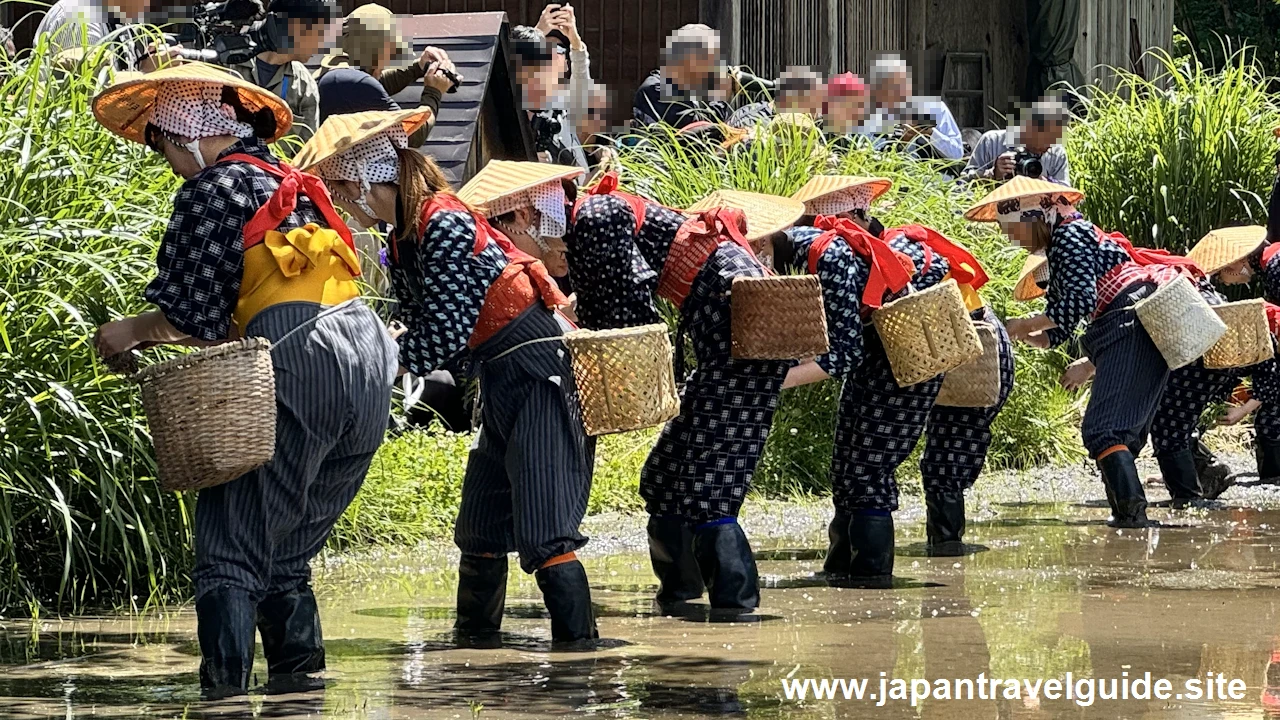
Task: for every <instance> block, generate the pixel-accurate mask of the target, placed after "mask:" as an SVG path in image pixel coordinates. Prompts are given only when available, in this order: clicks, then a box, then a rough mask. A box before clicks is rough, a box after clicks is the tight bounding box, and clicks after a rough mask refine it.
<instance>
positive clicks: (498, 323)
mask: <svg viewBox="0 0 1280 720" xmlns="http://www.w3.org/2000/svg"><path fill="white" fill-rule="evenodd" d="M441 211H454V212H463V213H467V214H468V215H470V216H471V219H472V220H473V221H474V222H475V225H476V242H475V249H474V251H473V252H474V254H476V255H479V254H480V253H482V252H484V249H485V248H487V247H488V246H489V243H494V244H496V245H497V246H498V247H499V248H500V249H501V250H502V252H503V254H504V255H506V256H507V266H506V267H505V268H503V270H502V274H501V275H499V276H498V278H497V279H496V280H494V281H493V284H492V285H490V286H489V291H488V292H487V293H486V294H485V297H484V305H483V306H481V308H480V318H479V319H478V320H477V321H476V327H475V329H474V330H472V332H471V338H470V339H469V340H468V341H467V346H468V347H470V348H473V349H474V348H477V347H479V346H480V345H483V344H484V342H485V341H486V340H489V339H490V338H492V337H493V336H494V335H497V334H498V331H500V330H502V328H504V327H506V326H507V324H508V323H510V322H511V321H512V320H515V319H516V318H517V317H520V315H521V314H522V313H523V312H524V311H525V310H528V309H529V308H530V307H532V306H533V305H534V303H536V302H539V301H541V302H542V304H543V305H545V306H546V307H547V308H548V309H550V310H556V309H558V308H562V307H568V305H569V299H568V298H566V297H565V296H564V293H562V292H561V291H560V287H559V286H558V285H556V281H555V280H553V279H552V278H551V274H550V273H548V272H547V267H546V266H545V265H543V264H542V261H541V260H538V259H537V258H535V257H533V256H532V255H529V254H527V253H525V252H524V251H522V250H521V249H520V248H518V247H516V246H515V244H514V243H512V242H511V239H510V238H508V237H507V236H506V235H503V234H502V233H501V232H499V231H498V230H497V229H496V228H494V227H493V226H492V225H490V224H489V221H488V220H486V219H485V218H484V216H482V215H480V214H479V213H476V212H474V211H472V210H469V209H468V208H467V206H466V205H463V204H462V201H461V200H459V199H458V198H457V197H456V196H454V195H452V194H449V193H442V192H441V193H436V194H435V196H434V197H433V198H432V199H431V202H429V203H427V204H426V205H425V206H424V207H423V210H422V227H423V229H425V228H426V226H427V222H428V220H430V218H431V216H433V215H435V214H436V213H438V212H441Z"/></svg>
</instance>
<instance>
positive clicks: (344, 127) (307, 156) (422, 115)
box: [293, 108, 431, 171]
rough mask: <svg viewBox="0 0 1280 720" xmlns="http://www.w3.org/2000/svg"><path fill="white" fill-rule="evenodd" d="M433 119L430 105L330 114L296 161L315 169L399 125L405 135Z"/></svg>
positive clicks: (306, 167) (297, 156)
mask: <svg viewBox="0 0 1280 720" xmlns="http://www.w3.org/2000/svg"><path fill="white" fill-rule="evenodd" d="M430 119H431V111H430V110H428V109H426V108H420V109H417V110H400V111H397V112H387V111H386V110H374V111H369V112H361V113H351V114H349V115H330V116H329V117H328V119H326V120H325V121H324V122H323V123H322V124H321V125H320V129H318V130H316V132H315V134H314V135H312V136H311V139H310V140H308V141H307V144H306V145H303V146H302V149H301V150H299V151H298V154H297V155H295V156H294V158H293V164H294V166H296V167H297V168H299V169H301V170H304V171H312V170H314V169H315V168H316V166H318V165H320V163H322V162H324V161H325V160H328V159H329V158H331V157H334V156H335V155H340V154H342V153H344V152H346V151H347V150H350V149H351V148H353V147H356V146H357V145H359V144H360V143H363V142H365V141H367V140H369V139H371V138H374V137H376V136H378V135H380V134H382V133H384V132H386V131H387V130H390V129H391V128H393V127H395V126H396V125H400V126H401V127H403V129H404V133H405V135H412V134H414V133H415V132H417V131H418V129H419V128H421V127H422V126H423V125H425V124H426V123H427V121H428V120H430Z"/></svg>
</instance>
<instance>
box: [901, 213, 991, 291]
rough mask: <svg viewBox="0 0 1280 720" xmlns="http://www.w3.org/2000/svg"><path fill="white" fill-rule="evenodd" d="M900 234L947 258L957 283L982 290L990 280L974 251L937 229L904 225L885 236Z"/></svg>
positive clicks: (952, 275)
mask: <svg viewBox="0 0 1280 720" xmlns="http://www.w3.org/2000/svg"><path fill="white" fill-rule="evenodd" d="M899 234H902V235H905V236H907V238H909V239H911V240H914V241H915V242H918V243H920V244H921V245H923V246H924V247H925V248H926V249H927V250H932V251H933V252H936V253H938V254H939V255H941V256H942V257H944V258H946V260H947V264H948V265H950V266H951V277H952V278H954V279H955V281H956V282H957V283H960V284H961V285H968V286H969V287H971V288H973V289H974V290H980V289H981V288H982V286H983V285H986V284H987V282H988V281H989V280H990V278H988V277H987V271H986V270H983V269H982V264H981V263H979V262H978V259H977V258H976V257H974V256H973V253H971V252H969V251H968V250H966V249H965V248H963V247H961V246H960V245H959V244H958V243H956V242H955V241H953V240H951V239H949V238H948V237H946V236H945V235H943V234H942V233H940V232H938V231H937V230H934V229H933V228H927V227H924V226H923V225H903V226H902V227H896V228H893V229H890V230H886V231H885V233H884V236H885V237H886V238H891V237H896V236H897V235H899Z"/></svg>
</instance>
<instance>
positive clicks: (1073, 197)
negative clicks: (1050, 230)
mask: <svg viewBox="0 0 1280 720" xmlns="http://www.w3.org/2000/svg"><path fill="white" fill-rule="evenodd" d="M1037 195H1062V196H1065V197H1066V198H1067V200H1068V202H1070V203H1071V204H1072V205H1075V204H1076V203H1079V202H1080V201H1081V200H1083V199H1084V193H1082V192H1080V191H1079V190H1076V189H1075V188H1070V187H1067V186H1066V185H1058V184H1055V183H1051V182H1049V181H1047V180H1033V179H1031V178H1029V177H1023V176H1021V175H1019V176H1018V177H1015V178H1014V179H1012V180H1010V181H1009V182H1007V183H1005V184H1003V185H1001V186H1000V187H998V188H996V189H995V190H993V191H991V194H989V195H987V196H986V197H984V198H982V199H981V200H979V201H978V203H977V204H976V205H974V206H973V207H971V208H969V211H968V212H966V213H965V214H964V216H965V218H966V219H968V220H972V221H973V222H996V221H997V220H999V213H998V212H996V206H997V205H999V204H1000V203H1002V202H1004V201H1005V200H1013V199H1014V198H1024V197H1035V196H1037Z"/></svg>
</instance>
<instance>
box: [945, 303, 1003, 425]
mask: <svg viewBox="0 0 1280 720" xmlns="http://www.w3.org/2000/svg"><path fill="white" fill-rule="evenodd" d="M973 327H974V329H975V330H977V332H978V338H979V339H980V340H981V341H982V356H981V357H979V358H978V359H977V360H974V361H973V362H968V363H965V364H964V365H961V366H959V367H957V368H955V369H952V370H949V371H947V377H946V378H945V379H943V381H942V390H941V391H940V392H939V393H938V402H937V404H938V405H941V406H943V407H962V408H989V407H994V406H995V404H996V403H998V402H1000V390H1001V387H1000V336H999V335H997V334H996V329H995V328H994V327H992V326H991V324H990V323H985V322H975V323H974V324H973Z"/></svg>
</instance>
